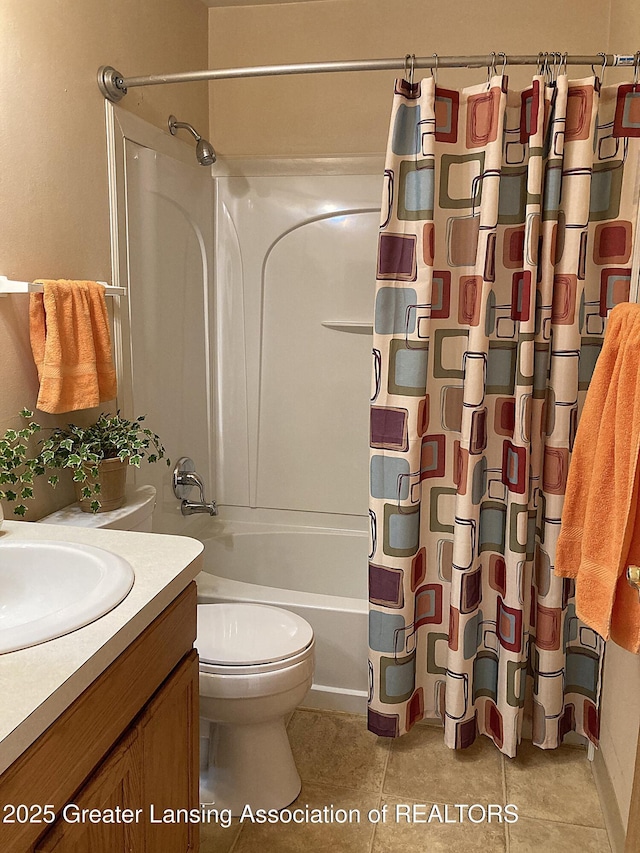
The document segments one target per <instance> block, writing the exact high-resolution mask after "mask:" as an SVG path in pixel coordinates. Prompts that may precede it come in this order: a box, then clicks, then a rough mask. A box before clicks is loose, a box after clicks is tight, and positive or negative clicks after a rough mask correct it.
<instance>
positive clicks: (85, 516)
mask: <svg viewBox="0 0 640 853" xmlns="http://www.w3.org/2000/svg"><path fill="white" fill-rule="evenodd" d="M155 497H156V490H155V489H154V488H153V486H140V487H138V488H131V489H129V490H128V491H127V496H126V500H125V504H124V506H122V507H120V508H119V509H115V510H112V511H110V512H103V513H97V514H93V513H87V512H82V510H81V509H80V507H79V506H78V505H77V504H72V505H71V506H68V507H64V509H61V510H58V511H57V512H55V513H53V514H52V515H48V516H46V518H42V519H41V521H42V522H43V523H44V524H69V525H75V526H82V527H104V528H110V529H112V530H139V531H151V516H152V512H153V509H154V506H155ZM196 646H197V648H198V652H199V655H200V746H201V749H200V801H201V802H202V803H215V806H216V808H218V809H221V808H228V809H231V813H232V814H234V815H239V814H241V813H242V810H243V808H244V807H245V806H246V805H249V806H251V807H252V808H253V809H258V808H262V809H281V808H284V807H285V806H288V805H289V804H290V803H292V802H293V801H294V800H295V798H296V797H297V796H298V794H299V793H300V787H301V782H300V776H299V774H298V771H297V770H296V766H295V763H294V761H293V755H292V754H291V747H290V746H289V739H288V737H287V732H286V728H285V721H286V719H287V717H288V715H289V714H290V712H291V711H293V710H294V708H295V707H296V706H297V705H299V704H300V703H301V702H302V700H303V699H304V697H305V696H306V694H307V691H308V690H309V688H310V687H311V682H312V679H313V668H314V638H313V630H312V628H311V626H310V625H309V623H308V622H306V621H305V620H304V619H303V618H302V617H301V616H298V615H296V614H295V613H291V612H290V611H288V610H282V609H280V608H278V607H268V606H266V605H259V604H244V603H242V604H199V605H198V635H197V639H196Z"/></svg>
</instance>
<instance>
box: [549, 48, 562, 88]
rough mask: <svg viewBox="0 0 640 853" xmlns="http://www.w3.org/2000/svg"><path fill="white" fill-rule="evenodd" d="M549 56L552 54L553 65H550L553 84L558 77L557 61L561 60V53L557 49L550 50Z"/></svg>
mask: <svg viewBox="0 0 640 853" xmlns="http://www.w3.org/2000/svg"><path fill="white" fill-rule="evenodd" d="M551 56H553V65H552V66H551V82H552V83H553V84H554V85H555V83H556V80H557V79H558V74H559V73H560V72H559V63H560V62H561V59H562V57H561V54H560V53H558V52H557V51H555V50H554V51H552V53H551Z"/></svg>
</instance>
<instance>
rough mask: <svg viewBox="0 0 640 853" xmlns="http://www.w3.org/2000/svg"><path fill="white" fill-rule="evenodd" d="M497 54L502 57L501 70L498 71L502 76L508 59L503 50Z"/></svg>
mask: <svg viewBox="0 0 640 853" xmlns="http://www.w3.org/2000/svg"><path fill="white" fill-rule="evenodd" d="M498 56H501V57H502V71H501V72H500V74H501V75H502V77H504V75H505V71H506V70H507V64H508V62H509V59H508V57H507V54H506V53H505V52H504V51H503V50H501V51H500V53H499V54H498Z"/></svg>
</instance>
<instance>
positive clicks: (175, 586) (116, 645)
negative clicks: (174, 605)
mask: <svg viewBox="0 0 640 853" xmlns="http://www.w3.org/2000/svg"><path fill="white" fill-rule="evenodd" d="M29 539H32V540H33V539H47V540H50V541H51V540H57V541H61V542H78V543H81V544H85V545H95V546H97V547H99V548H104V549H106V550H108V551H113V552H114V553H116V554H118V555H119V556H121V557H123V558H124V559H125V560H127V561H128V562H129V563H130V564H131V566H132V568H133V571H134V573H135V581H134V584H133V587H132V589H131V592H130V593H129V594H128V595H127V596H126V598H125V599H124V600H123V601H122V602H121V603H120V604H119V605H118V606H117V607H115V608H114V609H113V610H111V611H110V612H109V613H107V614H105V615H104V616H102V617H101V618H99V619H97V620H96V621H95V622H92V623H91V624H89V625H86V626H85V627H84V628H79V629H78V630H76V631H73V632H72V633H70V634H66V635H65V636H63V637H58V638H57V639H55V640H49V641H47V642H45V643H41V644H40V645H37V646H32V647H30V648H27V649H21V650H19V651H15V652H9V653H7V654H4V655H0V693H1V694H2V705H1V708H0V773H2V772H4V770H6V768H7V767H9V765H10V764H12V763H13V762H14V761H15V760H16V758H18V756H20V755H21V754H22V753H23V752H24V751H25V750H26V749H27V748H28V747H29V746H30V745H31V744H32V743H33V742H34V741H35V740H36V739H37V738H38V737H39V736H40V735H41V734H42V733H43V732H44V731H45V729H47V728H48V727H49V726H50V725H51V724H52V723H53V722H54V721H55V720H56V719H57V718H58V717H59V716H60V714H61V713H62V712H63V711H64V710H65V709H66V708H68V707H69V706H70V705H71V704H72V702H73V701H74V700H75V699H77V698H78V697H79V696H80V694H81V693H82V692H83V691H84V690H85V689H86V688H87V687H88V686H89V685H90V684H92V682H94V681H95V679H96V678H97V677H98V676H99V675H100V674H101V673H102V672H103V671H104V670H105V669H106V668H107V667H108V666H109V665H110V664H111V663H113V661H114V660H115V659H116V658H117V657H118V656H119V655H120V654H121V653H122V652H123V651H124V650H125V649H126V648H127V647H128V646H129V645H130V644H131V643H132V642H133V640H135V639H136V638H137V637H138V636H139V635H140V634H141V633H142V632H143V631H144V629H145V628H147V626H149V625H150V624H151V622H153V620H154V619H155V618H156V617H157V616H158V615H159V614H160V613H162V611H163V610H164V609H165V608H166V607H167V606H168V605H169V604H171V602H172V601H174V599H175V598H176V597H177V596H178V595H179V594H180V593H181V592H182V590H184V589H185V587H186V586H187V585H188V583H189V582H190V581H191V580H193V578H194V577H195V576H196V575H197V573H198V571H199V570H200V567H201V553H202V544H201V543H200V542H197V541H196V540H193V539H188V538H186V537H184V536H162V535H150V534H147V533H132V532H123V531H117V530H86V529H81V528H75V527H62V526H58V525H48V524H32V523H28V522H16V521H5V522H4V525H3V528H2V531H1V532H0V542H9V541H16V542H17V541H20V540H29Z"/></svg>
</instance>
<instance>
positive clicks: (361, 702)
mask: <svg viewBox="0 0 640 853" xmlns="http://www.w3.org/2000/svg"><path fill="white" fill-rule="evenodd" d="M300 707H301V708H316V709H318V710H321V711H344V712H346V713H347V714H366V713H367V694H366V693H365V691H364V690H347V689H344V688H342V689H341V688H337V687H325V686H324V685H322V684H314V685H312V687H311V690H310V691H309V692H308V693H307V695H306V698H305V700H304V702H303V703H302V705H301V706H300Z"/></svg>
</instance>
